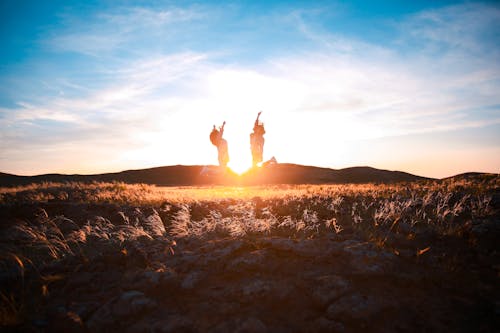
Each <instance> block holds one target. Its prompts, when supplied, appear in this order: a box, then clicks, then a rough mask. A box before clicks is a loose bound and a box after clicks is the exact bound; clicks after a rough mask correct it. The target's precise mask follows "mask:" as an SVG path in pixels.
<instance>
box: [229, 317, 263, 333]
mask: <svg viewBox="0 0 500 333" xmlns="http://www.w3.org/2000/svg"><path fill="white" fill-rule="evenodd" d="M267 331H268V330H267V327H266V325H265V324H264V323H263V322H262V321H261V320H260V319H257V318H254V317H250V318H247V319H245V320H243V321H242V323H241V324H240V326H239V327H238V328H237V329H236V330H235V332H236V333H265V332H267Z"/></svg>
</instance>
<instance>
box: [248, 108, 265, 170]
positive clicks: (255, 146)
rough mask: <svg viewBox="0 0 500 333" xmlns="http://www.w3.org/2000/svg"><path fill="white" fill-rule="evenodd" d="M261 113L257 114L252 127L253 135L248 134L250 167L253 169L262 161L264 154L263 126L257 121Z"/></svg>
mask: <svg viewBox="0 0 500 333" xmlns="http://www.w3.org/2000/svg"><path fill="white" fill-rule="evenodd" d="M261 113H262V111H260V112H259V113H258V114H257V119H255V123H254V125H253V133H251V134H250V149H251V151H252V165H253V167H254V168H255V167H256V166H257V164H258V163H261V162H262V160H263V152H264V134H265V133H266V130H265V129H264V124H263V123H262V122H260V121H259V117H260V114H261Z"/></svg>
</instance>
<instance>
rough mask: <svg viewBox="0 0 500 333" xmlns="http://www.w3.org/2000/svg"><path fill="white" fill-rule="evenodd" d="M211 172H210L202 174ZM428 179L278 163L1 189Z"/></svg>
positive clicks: (17, 179)
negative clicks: (242, 171)
mask: <svg viewBox="0 0 500 333" xmlns="http://www.w3.org/2000/svg"><path fill="white" fill-rule="evenodd" d="M203 171H208V172H203ZM421 179H425V178H424V177H419V176H415V175H412V174H409V173H406V172H401V171H388V170H380V169H375V168H371V167H353V168H346V169H339V170H335V169H329V168H320V167H314V166H305V165H298V164H289V163H282V164H275V165H271V166H268V167H265V168H259V169H255V170H250V171H248V172H246V173H245V174H243V175H241V176H240V175H237V174H234V173H232V172H229V173H226V174H224V175H221V174H220V173H218V172H217V168H216V167H214V166H210V167H208V168H207V167H205V166H200V165H189V166H188V165H173V166H164V167H156V168H149V169H140V170H126V171H121V172H116V173H104V174H94V175H65V174H44V175H37V176H18V175H12V174H7V173H0V186H18V185H27V184H31V183H42V182H93V181H98V182H112V181H118V182H125V183H145V184H154V185H158V186H190V185H211V184H225V185H230V184H236V185H249V184H252V185H256V184H334V183H394V182H403V181H416V180H421Z"/></svg>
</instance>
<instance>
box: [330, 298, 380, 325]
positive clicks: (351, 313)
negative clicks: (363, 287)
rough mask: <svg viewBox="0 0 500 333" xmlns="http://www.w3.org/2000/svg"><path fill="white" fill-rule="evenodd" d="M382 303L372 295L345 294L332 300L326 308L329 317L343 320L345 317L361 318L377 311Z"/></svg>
mask: <svg viewBox="0 0 500 333" xmlns="http://www.w3.org/2000/svg"><path fill="white" fill-rule="evenodd" d="M382 307H383V306H382V305H381V304H379V303H377V302H376V301H375V300H374V299H373V298H372V297H369V296H364V295H360V294H353V295H347V296H344V297H342V298H340V299H339V300H337V301H335V302H333V303H332V304H330V306H328V309H327V310H326V316H327V317H328V318H329V319H333V320H335V319H337V320H342V321H344V320H345V319H346V318H347V319H353V320H362V319H368V318H369V317H370V316H372V315H374V314H376V313H378V312H379V311H380V310H381V309H382Z"/></svg>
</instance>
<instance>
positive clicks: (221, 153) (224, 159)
mask: <svg viewBox="0 0 500 333" xmlns="http://www.w3.org/2000/svg"><path fill="white" fill-rule="evenodd" d="M225 125H226V122H225V121H224V122H223V123H222V126H220V127H219V129H217V128H216V127H215V125H214V127H213V128H212V132H211V133H210V142H212V144H213V145H214V146H216V147H217V153H218V157H219V166H221V167H224V168H226V167H227V163H228V162H229V153H228V150H227V141H226V140H225V139H224V138H223V137H222V136H223V134H224V126H225Z"/></svg>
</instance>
